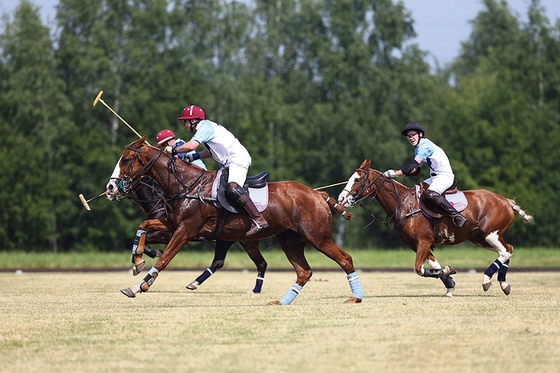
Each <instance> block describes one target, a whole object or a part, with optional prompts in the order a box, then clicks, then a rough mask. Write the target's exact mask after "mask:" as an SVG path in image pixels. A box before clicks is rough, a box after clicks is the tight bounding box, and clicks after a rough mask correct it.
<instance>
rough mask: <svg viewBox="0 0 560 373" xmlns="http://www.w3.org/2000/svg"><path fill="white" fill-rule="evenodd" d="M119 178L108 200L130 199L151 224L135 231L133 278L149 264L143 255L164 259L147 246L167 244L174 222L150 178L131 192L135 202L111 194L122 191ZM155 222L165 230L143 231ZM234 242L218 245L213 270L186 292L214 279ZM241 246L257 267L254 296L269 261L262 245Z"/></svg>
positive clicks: (109, 189)
mask: <svg viewBox="0 0 560 373" xmlns="http://www.w3.org/2000/svg"><path fill="white" fill-rule="evenodd" d="M115 170H118V164H117V165H116V166H115ZM117 177H118V174H117V175H115V171H114V170H113V175H112V177H111V179H110V180H109V182H108V183H107V186H106V191H107V199H109V200H115V199H119V200H120V199H122V198H128V199H130V200H132V202H134V203H135V204H136V205H137V206H138V207H140V209H141V210H142V211H143V212H144V215H146V217H147V219H148V220H149V221H148V222H146V221H144V222H143V223H142V224H141V225H140V226H139V227H138V229H137V231H136V238H135V240H134V245H133V246H132V264H133V268H132V273H133V275H134V276H136V275H138V274H139V273H140V272H142V271H143V270H144V267H145V264H146V262H145V261H144V260H143V259H142V254H143V253H145V254H146V255H148V256H150V257H151V258H155V257H159V256H161V254H162V252H161V251H159V250H158V251H157V252H156V251H155V250H152V249H151V248H150V247H149V246H148V244H167V243H168V242H169V240H170V239H171V236H172V235H173V233H172V231H173V230H174V229H173V228H172V227H171V222H170V221H169V220H168V219H167V209H166V206H167V205H166V203H165V199H166V198H165V195H164V194H163V191H162V189H161V187H160V186H159V185H158V184H157V183H156V182H154V180H153V179H151V178H149V177H143V178H141V179H140V181H139V182H138V183H136V185H134V188H133V189H132V192H133V193H134V194H135V195H136V198H133V197H132V196H131V195H120V194H119V195H117V198H115V196H114V195H113V194H112V191H114V190H119V189H118V186H117V184H116V183H115V180H116V178H117ZM152 220H159V223H160V224H161V225H159V224H156V225H158V227H157V228H159V229H161V227H162V226H165V227H166V228H165V230H154V229H151V230H144V229H143V227H148V226H152V227H153V226H154V224H153V221H152ZM234 243H235V242H234V241H221V240H218V241H216V247H215V251H214V259H213V260H212V264H211V265H210V267H208V268H206V270H205V271H204V272H202V273H201V274H200V276H198V277H197V278H196V279H195V280H194V281H192V282H191V283H190V284H188V285H187V289H189V290H196V289H197V288H198V286H199V285H201V284H202V283H203V282H204V281H206V280H207V279H208V278H209V277H210V276H212V275H213V274H214V273H215V272H216V271H217V270H219V269H220V268H222V267H223V266H224V262H225V258H226V255H227V252H228V251H229V249H230V248H231V246H232V245H233V244H234ZM239 244H240V245H241V246H242V247H243V249H244V250H245V251H246V252H247V254H248V255H249V258H251V260H252V261H253V263H255V266H256V267H257V280H256V282H255V286H254V288H253V290H252V291H251V292H252V293H260V292H261V290H262V285H263V281H264V274H265V272H266V267H267V263H266V260H265V259H264V258H263V256H262V255H261V252H260V251H259V241H240V242H239Z"/></svg>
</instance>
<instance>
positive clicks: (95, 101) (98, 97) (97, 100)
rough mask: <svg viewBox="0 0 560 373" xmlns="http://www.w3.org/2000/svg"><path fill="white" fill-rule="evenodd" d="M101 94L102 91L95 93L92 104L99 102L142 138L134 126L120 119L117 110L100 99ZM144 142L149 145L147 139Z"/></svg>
mask: <svg viewBox="0 0 560 373" xmlns="http://www.w3.org/2000/svg"><path fill="white" fill-rule="evenodd" d="M102 95H103V91H99V93H98V94H97V97H96V98H95V100H93V106H95V105H97V103H98V102H101V103H102V104H103V105H104V106H105V107H106V108H107V109H109V110H110V111H111V113H113V114H115V115H116V116H117V118H119V119H120V120H121V122H123V123H124V124H126V125H127V127H128V128H130V130H131V131H132V132H134V133H135V134H136V136H138V137H139V138H142V135H140V134H139V133H138V132H136V130H135V129H134V128H132V126H131V125H130V124H128V123H127V122H126V120H124V119H122V118H121V116H120V115H119V114H117V112H116V111H115V110H113V109H111V107H110V106H109V105H107V104H106V103H105V101H103V100H102V99H101V96H102ZM146 144H148V145H150V143H149V142H148V141H146Z"/></svg>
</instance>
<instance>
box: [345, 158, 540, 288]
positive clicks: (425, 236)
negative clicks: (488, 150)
mask: <svg viewBox="0 0 560 373" xmlns="http://www.w3.org/2000/svg"><path fill="white" fill-rule="evenodd" d="M370 166H371V160H365V161H364V162H363V163H362V164H361V165H360V167H359V168H358V169H357V170H356V172H355V173H354V174H353V175H352V176H351V177H350V179H349V180H348V183H347V184H346V186H345V187H344V190H343V191H342V192H341V193H340V195H339V197H338V201H339V203H340V204H341V205H343V206H345V207H348V206H354V205H356V204H357V203H360V202H361V201H363V200H364V199H366V198H368V197H369V198H375V199H377V201H378V202H379V205H380V206H381V207H382V208H383V210H385V212H386V213H387V216H390V219H391V221H392V222H393V223H394V224H395V231H396V233H397V235H398V236H399V237H400V238H401V240H403V241H404V242H405V243H406V244H407V245H409V246H410V247H411V248H412V250H414V251H415V252H416V262H415V264H414V269H415V270H416V273H417V274H418V275H419V276H423V277H433V278H440V279H442V280H444V283H445V279H446V276H449V275H450V274H453V273H455V270H454V269H453V268H452V267H446V268H445V269H442V268H441V266H440V265H439V263H438V262H437V260H436V259H435V257H434V256H433V254H432V253H431V251H430V250H431V249H433V248H434V247H435V245H436V244H447V245H454V244H458V243H461V242H464V241H466V240H469V241H471V242H472V243H474V244H475V245H477V246H480V247H484V248H486V249H489V250H492V251H495V252H497V253H498V258H497V259H496V260H495V261H494V262H493V263H492V264H491V265H490V266H489V267H488V268H487V269H486V271H485V272H484V278H483V280H482V288H483V289H484V291H487V290H488V289H489V288H490V285H491V278H492V276H493V275H494V274H495V273H496V272H498V281H499V282H500V287H501V289H502V291H503V292H504V293H505V294H506V295H509V293H510V291H511V286H510V285H509V284H508V283H507V282H506V274H507V270H508V266H509V259H510V257H511V255H512V254H513V246H512V245H510V244H508V243H507V242H506V241H505V240H504V238H503V235H504V233H505V232H506V231H507V229H508V228H509V227H510V226H511V224H512V223H513V220H514V217H515V214H514V211H516V212H517V213H518V214H519V215H520V216H521V218H522V219H523V221H524V222H531V221H532V220H533V217H532V216H530V215H527V214H526V213H525V212H524V211H523V210H521V208H520V207H519V206H518V205H516V204H515V201H514V200H512V199H509V198H506V197H503V196H501V195H499V194H496V193H493V192H490V191H488V190H484V189H477V190H466V191H464V194H465V197H466V200H467V202H468V205H467V207H466V208H465V210H463V211H461V213H462V214H463V215H464V216H465V217H466V218H467V223H466V224H465V225H464V226H463V227H462V228H457V227H456V226H455V225H454V224H453V222H452V220H451V218H450V217H449V216H443V217H441V218H431V217H430V218H428V217H426V216H425V214H423V213H422V211H421V209H420V207H419V200H418V198H417V193H416V188H407V187H406V186H404V185H403V184H401V183H399V182H397V181H395V180H394V179H391V178H388V177H385V176H383V173H382V172H380V171H378V170H375V169H372V168H370ZM424 262H427V263H428V264H429V265H430V266H431V267H432V268H431V269H424ZM452 285H454V282H453V283H452ZM452 292H453V289H452V288H451V289H450V288H449V286H448V290H447V294H446V295H448V296H452Z"/></svg>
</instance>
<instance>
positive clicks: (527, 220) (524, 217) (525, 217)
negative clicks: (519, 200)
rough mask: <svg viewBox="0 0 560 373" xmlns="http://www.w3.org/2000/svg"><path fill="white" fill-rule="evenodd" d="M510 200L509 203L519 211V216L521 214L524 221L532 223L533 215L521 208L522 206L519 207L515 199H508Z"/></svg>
mask: <svg viewBox="0 0 560 373" xmlns="http://www.w3.org/2000/svg"><path fill="white" fill-rule="evenodd" d="M507 200H508V202H509V205H510V206H511V208H512V209H513V210H514V211H515V212H517V213H518V214H519V216H521V219H523V222H524V223H530V222H532V221H533V217H532V216H531V215H529V214H527V213H526V212H525V211H523V210H521V207H519V206H518V205H517V204H515V201H514V200H513V199H509V198H508V199H507Z"/></svg>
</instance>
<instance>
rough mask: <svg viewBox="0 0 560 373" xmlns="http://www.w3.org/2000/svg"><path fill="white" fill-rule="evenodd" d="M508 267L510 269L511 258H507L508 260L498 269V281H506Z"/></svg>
mask: <svg viewBox="0 0 560 373" xmlns="http://www.w3.org/2000/svg"><path fill="white" fill-rule="evenodd" d="M508 269H509V259H508V260H506V262H505V263H503V264H502V265H501V266H500V269H499V270H498V281H500V282H504V281H505V280H506V274H507V271H508Z"/></svg>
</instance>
